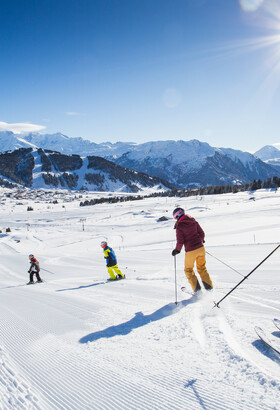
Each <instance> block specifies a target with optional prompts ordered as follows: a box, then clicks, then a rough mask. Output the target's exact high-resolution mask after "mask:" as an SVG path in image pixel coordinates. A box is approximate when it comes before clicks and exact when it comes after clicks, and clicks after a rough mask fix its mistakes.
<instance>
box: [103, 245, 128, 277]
mask: <svg viewBox="0 0 280 410" xmlns="http://www.w3.org/2000/svg"><path fill="white" fill-rule="evenodd" d="M100 245H101V248H102V249H103V252H104V258H105V259H106V266H107V270H108V273H109V275H110V279H108V280H117V279H124V278H125V275H124V274H123V273H122V272H121V271H120V269H119V268H118V265H117V258H116V255H115V252H114V251H113V249H112V248H110V247H109V246H108V244H107V242H106V241H102V242H101V244H100Z"/></svg>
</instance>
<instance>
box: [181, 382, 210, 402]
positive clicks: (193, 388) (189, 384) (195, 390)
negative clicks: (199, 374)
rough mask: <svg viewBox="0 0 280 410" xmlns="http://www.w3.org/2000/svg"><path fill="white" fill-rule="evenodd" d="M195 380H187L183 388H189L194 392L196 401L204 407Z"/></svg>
mask: <svg viewBox="0 0 280 410" xmlns="http://www.w3.org/2000/svg"><path fill="white" fill-rule="evenodd" d="M196 382H197V379H193V380H189V381H188V383H186V384H185V386H184V387H185V388H186V389H187V388H190V389H192V391H193V392H194V395H195V397H196V398H197V401H198V403H199V405H200V407H201V408H202V409H206V404H205V403H204V401H203V400H202V398H201V396H200V394H199V393H198V390H197V388H196V386H195V383H196Z"/></svg>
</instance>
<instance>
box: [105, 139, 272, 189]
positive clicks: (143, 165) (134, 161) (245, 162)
mask: <svg viewBox="0 0 280 410" xmlns="http://www.w3.org/2000/svg"><path fill="white" fill-rule="evenodd" d="M107 158H108V159H110V160H111V161H114V162H115V163H117V164H119V165H122V166H125V167H127V168H130V169H134V170H136V171H141V172H145V173H147V174H148V175H152V176H158V177H160V178H163V179H166V180H168V181H169V182H171V183H173V184H174V185H177V186H180V187H183V188H185V187H188V186H193V185H196V186H201V185H229V184H236V183H249V182H251V181H252V180H254V179H266V178H269V177H273V176H275V175H279V172H277V170H276V169H275V168H273V167H272V166H270V165H269V164H265V163H264V162H263V161H261V160H260V159H258V158H256V157H254V156H253V155H252V154H250V153H248V152H243V151H238V150H233V149H230V148H214V147H211V146H210V145H209V144H207V143H205V142H200V141H198V140H191V141H157V142H149V143H145V144H140V145H135V146H131V147H130V151H128V152H127V153H125V154H122V155H120V156H118V157H116V156H115V157H108V156H107Z"/></svg>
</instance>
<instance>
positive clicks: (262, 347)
mask: <svg viewBox="0 0 280 410" xmlns="http://www.w3.org/2000/svg"><path fill="white" fill-rule="evenodd" d="M252 345H253V346H255V348H256V349H258V350H259V352H261V353H262V354H263V355H264V356H266V357H268V358H269V359H271V360H273V361H274V362H276V363H279V364H280V356H279V354H278V353H277V352H275V351H274V350H273V349H272V347H269V346H268V345H267V344H265V343H264V342H263V341H262V340H260V339H258V340H255V341H254V342H253V343H252Z"/></svg>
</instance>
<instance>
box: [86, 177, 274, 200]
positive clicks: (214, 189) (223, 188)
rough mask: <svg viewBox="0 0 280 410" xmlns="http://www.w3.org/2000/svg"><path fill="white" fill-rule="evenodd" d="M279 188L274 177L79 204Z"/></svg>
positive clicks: (116, 197) (115, 197) (114, 197)
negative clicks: (235, 183) (244, 182)
mask: <svg viewBox="0 0 280 410" xmlns="http://www.w3.org/2000/svg"><path fill="white" fill-rule="evenodd" d="M279 186H280V178H278V177H277V176H274V177H273V178H268V179H266V180H265V181H262V180H260V179H259V180H257V181H256V180H255V179H254V181H253V182H251V183H250V184H240V185H217V186H205V187H200V188H191V189H171V190H169V191H164V192H155V193H153V194H150V195H136V196H135V195H128V196H113V197H109V198H96V199H91V200H85V201H84V202H80V206H90V205H97V204H103V203H109V204H114V203H117V202H126V201H139V200H141V199H146V198H155V197H174V196H175V197H176V196H177V197H182V198H183V197H189V196H198V195H199V196H201V195H219V194H228V193H234V194H235V193H237V192H245V191H256V190H257V189H276V190H277V189H278V188H279Z"/></svg>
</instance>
